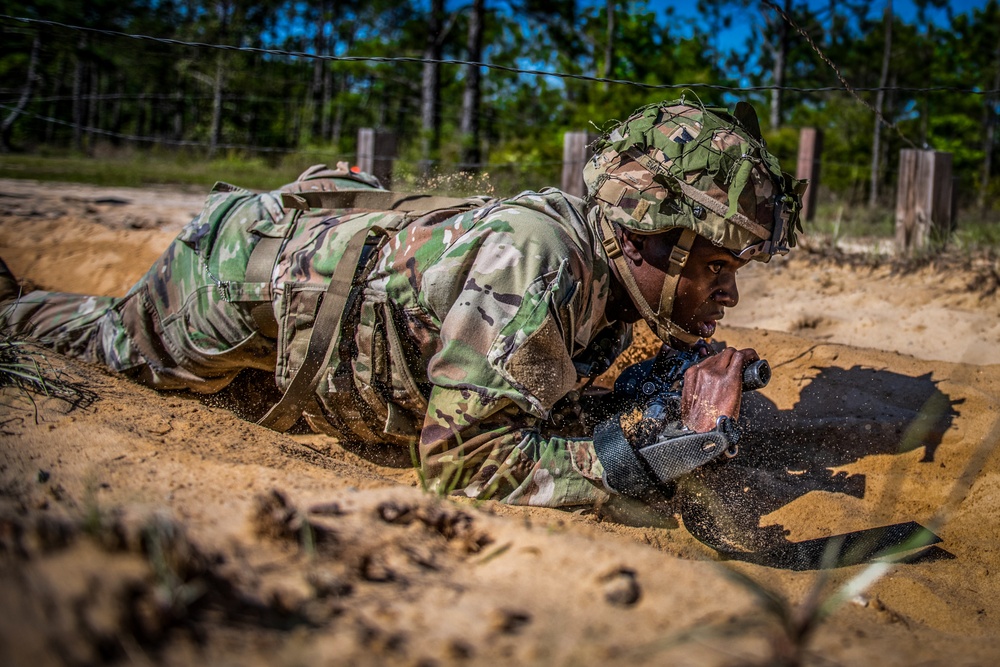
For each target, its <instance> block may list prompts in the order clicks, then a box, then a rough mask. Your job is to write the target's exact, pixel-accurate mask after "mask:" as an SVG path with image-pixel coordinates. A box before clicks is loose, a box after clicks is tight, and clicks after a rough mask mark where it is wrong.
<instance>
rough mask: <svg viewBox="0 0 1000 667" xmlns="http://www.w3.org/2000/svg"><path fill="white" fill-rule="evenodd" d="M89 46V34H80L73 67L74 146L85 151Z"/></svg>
mask: <svg viewBox="0 0 1000 667" xmlns="http://www.w3.org/2000/svg"><path fill="white" fill-rule="evenodd" d="M86 48H87V36H86V35H80V41H78V42H77V43H76V63H75V64H74V67H73V147H74V148H75V149H76V150H78V151H83V116H84V101H83V73H84V72H83V70H84V67H83V51H84V49H86Z"/></svg>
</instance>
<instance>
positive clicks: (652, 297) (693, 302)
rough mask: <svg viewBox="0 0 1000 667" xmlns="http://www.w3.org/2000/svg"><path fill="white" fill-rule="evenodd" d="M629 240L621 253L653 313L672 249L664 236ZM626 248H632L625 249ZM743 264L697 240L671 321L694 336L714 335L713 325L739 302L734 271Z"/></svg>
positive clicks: (698, 238)
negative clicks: (625, 258) (628, 259)
mask: <svg viewBox="0 0 1000 667" xmlns="http://www.w3.org/2000/svg"><path fill="white" fill-rule="evenodd" d="M630 240H631V243H629V242H626V243H625V244H623V251H624V252H625V255H626V256H627V257H630V259H632V260H633V261H631V262H630V263H631V265H632V275H633V276H634V277H635V279H636V283H637V284H638V285H639V291H640V292H641V293H642V295H643V297H645V299H646V301H647V302H648V303H649V304H650V305H651V306H652V307H653V308H654V310H655V308H656V307H657V305H658V304H659V303H660V292H661V291H662V289H663V281H664V280H665V279H666V276H667V274H666V271H667V267H668V266H669V264H670V251H671V249H672V247H673V246H672V244H670V243H668V242H667V238H666V235H665V234H653V235H650V236H643V237H641V238H639V237H636V236H631V239H630ZM629 245H631V246H632V248H628V247H627V246H629ZM630 250H631V253H630V252H629V251H630ZM745 264H746V261H745V260H741V259H737V258H736V257H734V256H733V255H732V253H730V252H729V251H728V250H726V249H725V248H719V247H716V246H714V245H712V243H711V242H709V241H707V240H705V239H704V238H702V237H700V236H699V237H697V238H696V239H695V242H694V245H693V246H692V247H691V254H690V255H689V256H688V261H687V264H685V265H684V270H683V271H681V278H680V281H679V282H678V284H677V293H676V296H675V297H674V309H673V313H672V314H671V319H672V320H673V321H674V322H675V323H676V324H678V325H680V326H681V327H682V328H683V329H684V330H686V331H688V332H690V333H692V334H694V335H696V336H701V337H703V338H708V337H710V336H712V335H714V334H715V327H716V324H717V323H718V321H719V320H721V319H722V318H723V317H724V316H725V309H726V308H732V307H733V306H735V305H736V304H737V303H738V302H739V300H740V293H739V290H738V288H737V286H736V272H737V271H738V270H739V269H740V268H742V267H743V266H744V265H745Z"/></svg>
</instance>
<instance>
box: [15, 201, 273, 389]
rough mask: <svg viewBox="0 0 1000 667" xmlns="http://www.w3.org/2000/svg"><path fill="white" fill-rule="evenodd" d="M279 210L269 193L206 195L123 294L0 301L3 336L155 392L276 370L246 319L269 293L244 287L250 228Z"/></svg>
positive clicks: (39, 295) (268, 344)
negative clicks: (110, 372) (123, 377)
mask: <svg viewBox="0 0 1000 667" xmlns="http://www.w3.org/2000/svg"><path fill="white" fill-rule="evenodd" d="M280 213H281V211H280V208H279V207H278V205H277V201H276V200H275V199H274V198H273V197H270V196H268V195H263V196H257V195H254V194H252V193H249V192H245V191H241V192H223V193H217V194H213V195H212V196H210V197H209V199H208V202H207V204H206V206H205V210H204V211H203V212H202V213H201V214H200V215H199V216H198V217H197V218H195V219H194V220H193V221H192V222H191V223H190V224H189V225H188V226H187V227H185V229H184V230H183V231H182V232H181V234H180V236H178V238H177V239H175V240H174V241H173V243H171V245H170V246H169V247H168V248H167V250H166V251H165V252H164V253H163V255H162V256H161V257H160V258H159V259H158V260H157V261H156V263H155V264H154V265H153V266H152V268H150V270H149V271H148V272H147V273H146V275H145V276H143V278H142V279H141V280H139V282H138V283H136V285H135V286H134V287H132V289H131V290H129V292H128V294H127V295H126V296H124V297H122V298H113V297H93V296H83V295H77V294H63V293H57V292H46V291H34V292H30V293H28V294H24V295H21V296H19V297H18V298H16V299H13V300H8V301H6V302H4V303H2V304H0V330H2V331H3V332H5V333H7V334H8V335H13V336H19V337H26V338H30V339H32V340H34V341H36V342H38V343H40V344H42V345H44V346H46V347H50V348H52V349H54V350H56V351H58V352H61V353H63V354H67V355H69V356H73V357H77V358H80V359H84V360H86V361H90V362H96V363H100V364H103V365H105V366H107V367H108V368H111V369H113V370H115V371H119V372H124V373H128V374H129V375H132V376H134V377H135V378H136V379H138V380H140V381H141V382H143V383H145V384H148V385H150V386H153V387H156V388H158V389H191V390H194V391H198V392H205V393H211V392H215V391H218V390H219V389H221V388H222V387H224V386H226V385H227V384H229V382H231V381H232V379H233V378H234V377H235V376H236V374H237V373H238V372H239V371H240V370H242V369H244V368H259V369H263V370H268V371H273V370H274V367H275V348H276V346H275V342H274V340H273V339H270V338H267V337H265V336H263V335H261V334H260V333H258V332H257V327H256V325H255V324H254V321H253V318H252V316H251V315H250V312H251V309H252V308H253V307H254V305H255V304H257V303H260V302H261V301H270V299H271V295H270V289H269V288H268V287H263V286H260V285H257V286H251V285H246V284H245V283H243V282H242V281H243V279H244V275H245V272H246V264H247V260H248V258H249V255H250V252H251V250H252V249H253V245H254V239H255V237H254V236H253V235H252V234H250V233H249V227H250V226H251V225H253V224H254V223H255V222H257V221H259V220H261V219H265V218H272V219H273V218H274V217H275V216H280Z"/></svg>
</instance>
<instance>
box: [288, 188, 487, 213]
mask: <svg viewBox="0 0 1000 667" xmlns="http://www.w3.org/2000/svg"><path fill="white" fill-rule="evenodd" d="M281 204H282V206H284V207H285V208H286V209H289V208H290V209H299V210H304V211H307V210H309V209H311V208H334V209H342V208H356V209H362V210H368V211H402V212H411V211H432V210H435V209H442V208H472V207H474V206H477V203H476V202H473V201H469V200H468V199H459V198H457V197H438V196H436V195H423V194H409V193H406V192H389V191H387V190H337V191H333V192H295V193H291V192H285V193H282V195H281Z"/></svg>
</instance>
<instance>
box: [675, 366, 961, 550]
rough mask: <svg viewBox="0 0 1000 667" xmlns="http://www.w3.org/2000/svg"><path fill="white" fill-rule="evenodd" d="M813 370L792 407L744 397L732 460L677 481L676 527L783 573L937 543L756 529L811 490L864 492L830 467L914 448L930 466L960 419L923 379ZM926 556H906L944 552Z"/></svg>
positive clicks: (887, 530)
mask: <svg viewBox="0 0 1000 667" xmlns="http://www.w3.org/2000/svg"><path fill="white" fill-rule="evenodd" d="M815 370H817V371H818V373H817V375H816V376H815V377H813V378H812V379H811V380H810V381H809V383H808V384H807V385H806V386H805V387H804V389H803V390H802V393H801V395H800V397H799V401H798V403H797V404H796V405H795V406H794V407H793V408H792V409H791V410H779V409H778V408H777V407H776V406H775V404H774V403H772V402H771V401H769V400H768V399H767V398H765V397H764V396H762V395H760V394H757V393H752V394H747V395H746V396H745V398H744V406H743V415H742V418H741V421H742V422H743V423H744V425H745V429H746V430H745V435H744V439H743V442H742V443H741V445H740V454H739V456H738V457H737V458H735V459H733V460H731V461H726V462H722V463H717V464H712V465H709V466H705V467H704V468H702V469H700V470H698V471H696V472H695V473H692V474H691V475H688V476H687V477H686V478H685V479H684V480H682V482H681V484H680V487H679V493H678V496H679V497H678V502H679V506H680V508H681V516H682V518H683V520H684V525H685V527H686V528H687V529H688V530H689V531H690V532H691V534H692V535H694V536H695V537H697V538H698V539H699V540H701V541H702V542H704V543H705V544H708V545H709V546H711V547H713V548H715V549H717V550H718V551H719V552H720V553H721V554H723V556H725V557H730V558H734V559H740V560H747V561H752V562H757V563H760V564H764V565H770V566H772V567H780V568H790V569H815V568H818V567H821V566H842V565H849V564H855V563H859V562H866V561H868V560H871V559H873V558H876V557H879V556H883V555H887V554H888V553H891V552H892V551H893V550H894V549H895V550H897V551H898V550H900V549H904V550H907V551H910V550H913V549H921V548H924V547H928V546H929V545H931V544H934V543H935V542H937V541H939V540H938V539H937V538H936V536H934V535H932V534H931V533H930V532H929V531H926V530H925V529H923V528H922V527H921V526H919V525H918V524H915V523H903V524H895V525H892V526H880V527H873V528H872V529H870V530H864V531H857V532H856V533H848V534H844V535H838V536H833V537H830V538H824V539H820V540H808V541H805V542H798V543H795V542H791V541H789V540H788V539H787V538H786V535H785V529H784V527H783V526H781V525H769V526H764V527H761V526H760V519H761V517H762V516H764V515H767V514H770V513H771V512H773V511H775V510H777V509H778V508H780V507H783V506H784V505H787V504H788V503H791V502H792V501H794V500H795V499H797V498H799V497H801V496H803V495H805V494H807V493H809V492H811V491H828V492H832V493H844V494H847V495H850V496H854V497H856V498H863V497H864V496H865V490H866V480H865V477H864V475H859V474H856V475H848V474H846V473H843V472H839V473H834V472H833V471H832V470H831V468H833V467H838V466H843V465H846V464H849V463H854V462H856V461H858V460H860V459H862V458H864V457H865V456H869V455H872V454H901V453H905V452H909V451H912V450H914V449H917V448H920V447H922V448H923V449H924V455H923V457H922V458H921V462H924V463H929V462H932V461H933V460H934V455H935V452H936V450H937V447H938V446H939V445H940V443H941V439H942V437H943V435H944V433H945V432H946V431H947V430H948V429H949V428H950V427H951V424H952V422H953V421H954V418H955V417H956V416H957V415H958V414H959V413H958V411H957V410H956V409H955V406H956V405H959V404H960V403H961V401H953V400H951V399H950V398H949V397H948V396H947V395H946V394H944V393H942V392H941V391H940V390H939V389H938V388H937V386H936V384H935V383H934V381H933V380H932V379H931V377H930V374H929V373H928V374H926V375H922V376H919V377H909V376H906V375H901V374H899V373H894V372H892V371H886V370H877V369H873V368H865V367H862V366H854V367H853V368H850V369H843V368H822V369H819V368H817V369H815ZM925 551H927V553H926V554H924V555H920V554H919V553H918V554H911V556H912V557H914V558H924V557H933V558H940V557H942V556H946V555H947V552H944V551H943V550H941V549H939V548H937V547H932V548H931V549H930V550H929V551H928V550H926V549H925ZM824 559H825V560H824Z"/></svg>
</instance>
